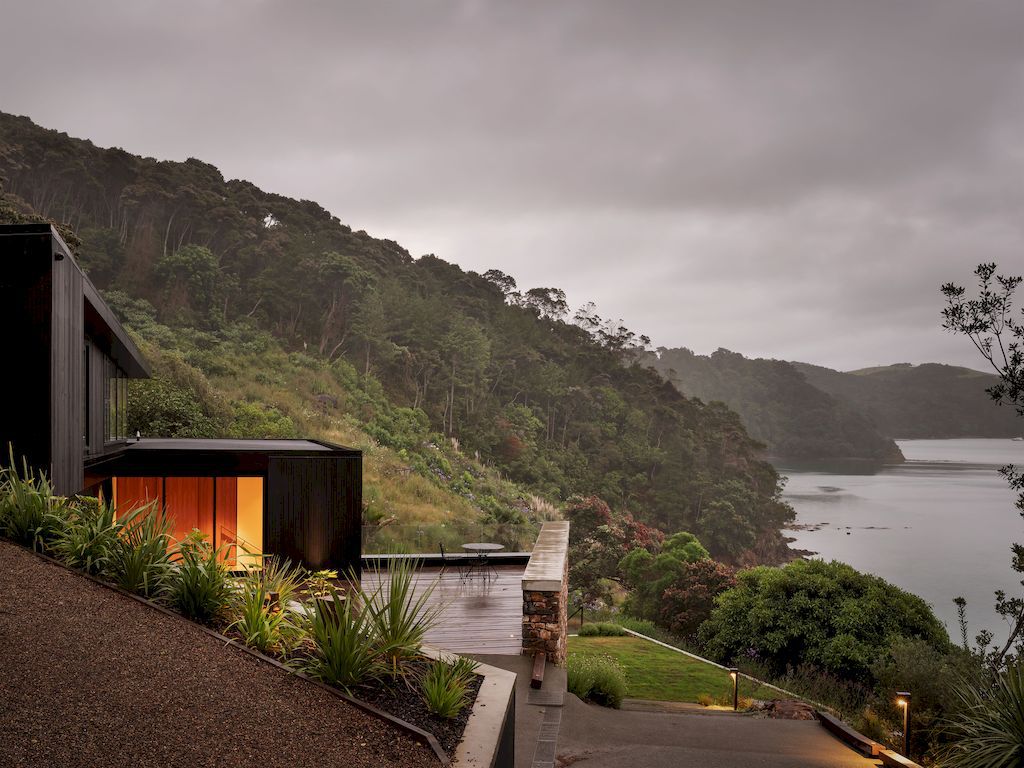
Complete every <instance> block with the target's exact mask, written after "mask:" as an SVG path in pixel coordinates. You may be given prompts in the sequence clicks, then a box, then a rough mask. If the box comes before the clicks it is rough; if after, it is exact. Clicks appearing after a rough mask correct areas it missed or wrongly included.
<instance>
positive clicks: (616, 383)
mask: <svg viewBox="0 0 1024 768" xmlns="http://www.w3.org/2000/svg"><path fill="white" fill-rule="evenodd" d="M0 177H2V184H3V196H4V197H3V201H2V205H3V213H2V219H3V220H8V221H10V220H17V219H19V218H22V217H26V216H32V215H41V216H44V217H47V218H49V219H51V220H53V221H55V222H57V223H58V224H60V225H61V226H63V227H64V231H65V232H67V233H68V234H69V236H71V237H72V238H73V243H72V244H73V247H74V248H76V249H77V257H78V259H79V260H80V262H81V264H82V265H83V267H84V268H85V269H86V270H87V272H88V274H89V275H90V277H91V278H92V280H93V281H94V282H95V283H96V284H97V286H98V287H99V288H101V289H102V290H103V291H104V292H105V293H106V295H107V296H108V299H109V300H110V302H111V304H112V305H113V306H114V307H115V309H116V310H117V311H119V312H120V313H121V314H122V316H123V317H124V319H125V321H126V322H127V324H128V326H129V328H130V329H132V331H133V332H135V333H136V334H137V335H139V336H140V337H141V341H142V342H143V344H144V345H145V348H146V350H147V352H148V353H149V354H150V355H151V356H154V357H156V358H157V361H158V363H159V365H157V373H158V377H157V380H156V381H155V382H152V383H150V384H149V385H147V386H148V387H149V389H148V390H139V389H138V388H136V389H135V390H133V391H134V392H136V393H137V394H138V395H139V396H140V397H143V398H145V396H146V392H147V391H148V392H149V395H150V399H151V400H152V401H153V402H155V403H156V406H155V407H156V410H158V411H159V409H160V408H161V407H163V405H164V404H165V403H167V402H177V403H178V404H179V405H181V407H182V408H185V409H187V408H188V407H190V405H192V404H194V403H199V408H198V411H197V412H196V413H195V414H194V415H195V416H196V417H197V418H198V417H201V419H200V421H201V422H202V423H203V424H206V425H207V426H208V427H209V428H210V429H211V430H218V429H219V430H221V431H223V430H224V429H229V430H230V431H231V432H232V433H234V434H243V433H245V434H248V435H253V436H256V435H260V434H268V433H269V434H275V435H281V434H288V433H290V432H291V431H294V428H295V427H294V425H295V424H302V425H308V424H312V423H313V421H311V420H310V419H308V418H305V416H304V414H307V413H308V412H311V411H315V410H316V409H318V408H335V407H341V408H344V409H346V418H349V419H351V420H353V421H354V422H356V423H357V424H358V426H359V428H360V429H363V430H365V432H366V433H367V434H368V435H370V436H371V437H372V438H373V440H374V441H375V443H377V444H379V445H382V446H384V447H385V448H388V449H389V450H392V451H394V452H396V455H401V456H402V457H403V460H405V458H408V463H409V465H410V466H411V467H412V468H413V469H415V470H416V471H417V472H422V473H425V474H427V475H431V474H433V475H438V474H440V475H443V476H444V478H445V480H446V481H450V482H456V483H457V482H461V481H460V480H459V478H460V477H463V479H464V480H465V483H466V484H467V487H468V485H471V481H472V477H471V475H472V472H463V473H462V475H459V476H458V477H454V479H453V475H458V473H457V472H455V473H453V472H452V470H451V467H446V466H444V465H443V463H442V464H439V463H438V462H437V461H433V462H430V461H421V460H418V459H417V457H421V458H422V456H423V455H425V453H429V452H430V451H431V450H435V449H436V447H437V444H439V443H445V444H447V445H450V446H454V450H455V451H456V452H457V453H459V454H460V455H464V456H472V457H475V458H474V460H476V459H478V460H479V462H480V463H481V465H486V466H488V467H490V468H493V469H494V470H495V471H497V472H498V473H499V475H500V476H501V477H502V478H507V479H510V480H512V481H514V482H516V483H519V484H521V486H523V487H526V488H528V489H530V491H532V492H533V493H536V494H539V495H541V496H543V497H546V498H547V499H550V500H552V501H555V502H561V501H562V500H565V499H567V498H569V497H570V496H572V495H573V494H580V493H584V494H593V495H597V496H600V497H601V498H603V499H605V500H606V501H607V502H608V503H609V504H610V505H612V506H613V507H614V508H616V509H620V510H628V511H629V512H631V513H632V514H633V515H634V516H635V517H636V518H637V519H638V520H640V521H642V522H644V523H646V524H649V525H654V526H657V527H659V528H661V529H663V530H665V531H668V532H672V531H679V530H690V531H693V532H695V533H697V534H698V535H700V536H701V538H702V540H704V539H705V538H707V539H708V540H709V541H714V542H715V546H714V547H713V552H714V554H716V555H719V556H722V557H725V558H727V559H730V560H741V559H743V560H747V561H750V560H761V561H765V560H772V559H777V558H780V557H783V556H784V555H785V548H784V544H783V540H782V538H781V536H780V534H779V528H780V526H781V525H782V524H783V523H784V522H785V521H786V520H788V519H789V518H790V517H791V515H792V510H791V509H790V508H789V507H788V506H787V505H785V504H784V503H782V502H781V501H780V498H779V494H780V481H779V477H778V475H777V474H776V472H775V471H774V469H773V468H772V467H771V466H770V465H769V464H767V463H766V462H764V461H762V460H761V458H760V452H761V448H762V446H761V445H760V444H759V443H758V442H757V441H756V440H755V439H753V438H752V437H750V436H749V435H748V434H747V432H746V430H745V429H744V427H743V425H742V423H741V421H740V418H739V417H738V416H737V414H736V413H734V412H733V411H731V410H729V409H728V408H727V407H726V406H724V405H722V404H720V403H710V404H705V403H703V402H701V401H699V400H696V399H691V398H688V397H686V396H684V395H682V394H681V393H680V392H679V391H678V390H677V389H676V388H675V387H673V386H672V385H671V384H670V383H668V382H666V381H664V379H662V378H661V377H660V376H659V375H658V374H657V373H655V372H654V371H652V370H651V369H649V368H647V367H645V366H643V365H642V364H641V363H640V361H639V360H638V358H637V355H636V350H637V349H639V348H642V347H643V346H644V345H645V344H646V339H644V338H643V337H641V336H639V335H637V334H635V333H634V332H632V331H630V330H629V329H626V328H624V327H622V326H621V324H618V323H611V322H606V321H604V320H603V319H602V318H601V317H600V316H599V315H598V314H597V312H596V310H595V308H594V307H593V306H592V305H588V306H587V307H584V308H582V309H580V310H578V311H577V312H575V313H573V312H571V310H570V308H569V307H568V306H567V304H566V301H565V296H564V293H563V292H562V291H560V290H558V289H557V288H551V287H537V288H531V289H529V290H525V291H521V290H519V288H518V286H517V285H516V283H515V281H514V279H513V278H512V277H510V276H508V275H506V274H504V273H503V272H501V271H498V270H491V271H489V272H487V273H485V274H483V275H480V274H476V273H473V272H467V271H464V270H462V269H461V268H459V267H458V266H456V265H454V264H450V263H447V262H445V261H443V260H442V259H440V258H437V257H436V256H433V255H426V256H422V257H420V258H413V257H412V256H411V255H410V254H409V253H408V252H406V251H405V250H404V249H403V248H402V247H401V246H400V245H398V244H397V243H395V242H392V241H390V240H382V239H377V238H373V237H371V236H369V235H368V234H366V233H365V232H362V231H353V230H352V229H351V228H350V227H348V226H346V225H344V224H342V223H341V222H340V221H339V220H338V219H337V218H335V217H334V216H332V215H331V214H330V213H328V212H327V211H325V210H324V209H323V208H321V207H320V206H319V205H317V204H316V203H313V202H309V201H296V200H292V199H289V198H285V197H281V196H278V195H274V194H270V193H266V192H263V191H262V190H260V189H258V188H256V187H255V186H253V185H252V184H250V183H248V182H245V181H238V180H231V181H226V180H225V179H224V178H223V177H222V176H221V174H220V172H219V171H218V170H217V169H216V168H214V167H213V166H211V165H208V164H206V163H203V162H200V161H198V160H194V159H189V160H186V161H185V162H166V161H156V160H153V159H149V158H141V157H137V156H134V155H131V154H129V153H128V152H125V151H123V150H120V149H103V148H99V147H96V146H95V145H93V144H92V143H90V142H88V141H83V140H78V139H73V138H70V137H68V136H67V135H65V134H62V133H58V132H56V131H50V130H45V129H43V128H40V127H38V126H36V125H35V124H34V123H32V122H31V121H30V120H29V119H27V118H24V117H14V116H10V115H4V114H0ZM303 371H306V372H307V373H305V374H304V373H303ZM209 382H214V384H217V383H218V382H220V385H219V386H221V390H220V391H219V392H214V393H213V394H214V395H216V396H217V397H214V396H209V393H207V394H206V395H204V393H203V390H204V387H206V386H207V384H208V383H209ZM309 382H312V383H313V384H315V386H314V387H312V388H309V387H310V386H311V385H310V383H309ZM275 387H277V388H279V389H281V390H285V389H289V390H290V391H291V395H292V397H291V398H290V399H285V400H280V399H279V400H272V398H273V397H275V395H274V389H275ZM339 387H340V388H341V393H340V395H339V394H338V389H337V388H339ZM154 388H156V389H158V390H160V392H161V393H160V395H159V397H154V395H153V392H154ZM215 388H216V387H215ZM296 393H298V394H296ZM200 395H203V396H202V397H200ZM218 397H219V400H218ZM261 398H262V399H261ZM339 400H340V403H341V405H340V406H338V404H337V401H339ZM217 402H219V403H220V405H218V406H217V407H216V408H215V407H214V405H215V404H216V403H217ZM218 408H219V409H220V410H219V411H218ZM152 411H153V409H152V408H150V409H146V408H138V407H136V408H135V413H136V414H137V418H144V419H145V423H144V425H143V426H145V427H146V428H147V430H149V433H152V431H153V430H154V429H156V427H154V426H153V425H154V424H159V425H161V426H160V427H159V429H161V430H162V431H166V432H172V433H174V432H176V430H181V429H190V428H191V429H194V427H189V426H188V424H187V423H178V424H177V425H175V424H173V423H171V422H173V421H174V420H173V419H170V420H168V419H167V418H166V415H165V414H159V413H153V412H152ZM225 413H226V414H227V415H226V416H225V415H224V414H225ZM161 419H163V420H162V421H161ZM204 419H205V421H203V420H204ZM185 421H188V420H185ZM192 423H194V421H193V422H192ZM144 432H145V430H144ZM179 433H180V432H179ZM370 490H371V491H372V490H373V489H372V488H371V489H370ZM465 496H466V498H467V499H469V500H470V502H472V503H473V504H475V505H476V506H478V507H482V505H481V504H480V503H479V499H478V498H477V497H476V496H475V495H474V492H473V491H472V490H469V491H466V493H465ZM493 506H494V504H493V503H492V507H493ZM484 511H487V510H486V509H484ZM490 513H491V514H494V515H500V514H501V511H500V510H494V509H491V510H490ZM723 530H728V531H730V533H731V535H730V536H719V535H717V534H716V532H720V531H723ZM716 550H717V551H716Z"/></svg>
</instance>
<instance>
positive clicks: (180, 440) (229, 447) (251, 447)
mask: <svg viewBox="0 0 1024 768" xmlns="http://www.w3.org/2000/svg"><path fill="white" fill-rule="evenodd" d="M125 449H126V450H129V451H147V450H150V451H234V452H245V451H255V452H262V453H292V452H294V453H309V452H310V451H317V452H322V453H334V452H337V451H346V450H349V449H347V448H342V447H341V446H333V445H329V444H327V443H320V442H317V441H315V440H239V439H234V438H193V437H177V438H171V437H167V438H164V437H144V438H142V439H141V440H138V441H136V440H134V439H131V440H128V441H127V443H126V444H125Z"/></svg>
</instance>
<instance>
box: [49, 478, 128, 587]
mask: <svg viewBox="0 0 1024 768" xmlns="http://www.w3.org/2000/svg"><path fill="white" fill-rule="evenodd" d="M53 517H54V520H53V523H54V528H55V530H56V533H55V535H54V540H53V542H52V544H51V545H50V550H51V551H52V552H53V554H54V556H55V557H56V558H57V559H58V560H60V561H61V562H63V563H64V564H65V565H68V566H70V567H72V568H80V569H81V570H83V571H85V572H86V573H91V574H93V575H98V574H100V573H102V572H103V571H104V570H105V569H106V567H107V564H108V562H109V560H110V553H111V551H112V550H113V548H114V547H115V546H116V544H117V538H118V536H119V535H120V533H121V527H122V523H121V522H119V521H118V520H117V515H116V513H115V510H114V507H113V506H112V505H111V504H104V503H101V502H100V501H99V499H96V498H93V497H78V498H76V499H74V500H73V501H72V502H71V503H70V504H69V505H68V513H67V515H66V516H61V515H55V516H53Z"/></svg>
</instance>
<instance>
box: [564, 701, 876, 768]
mask: <svg viewBox="0 0 1024 768" xmlns="http://www.w3.org/2000/svg"><path fill="white" fill-rule="evenodd" d="M556 765H562V766H567V765H574V766H579V768H605V767H606V766H607V767H608V768H611V767H612V766H615V767H616V768H619V767H620V766H634V767H635V768H639V766H643V767H644V768H687V767H688V766H694V767H695V768H697V767H698V766H699V768H873V767H874V766H877V765H879V763H877V762H875V761H874V760H870V759H868V758H865V757H861V756H860V755H859V754H858V753H856V752H854V751H853V750H852V749H850V748H849V747H847V746H845V745H844V744H842V743H841V742H839V741H838V740H836V739H835V738H833V737H832V736H830V735H829V733H828V732H827V731H826V730H825V729H824V728H822V727H821V726H820V725H818V723H816V722H808V721H800V720H768V719H764V718H756V717H751V716H749V715H725V716H707V715H699V714H681V713H667V712H639V711H625V710H614V709H604V708H602V707H596V706H593V705H588V704H584V703H583V702H581V701H580V700H579V699H577V698H576V697H575V696H573V695H572V694H568V695H566V697H565V704H564V706H563V707H562V725H561V730H560V733H559V736H558V762H557V763H556Z"/></svg>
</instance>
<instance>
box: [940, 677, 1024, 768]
mask: <svg viewBox="0 0 1024 768" xmlns="http://www.w3.org/2000/svg"><path fill="white" fill-rule="evenodd" d="M956 695H957V698H958V699H959V700H960V701H959V703H960V704H961V705H962V707H963V709H962V711H961V712H960V713H959V714H957V715H956V716H955V717H953V718H951V719H950V720H949V722H948V723H947V727H946V732H947V735H948V736H949V737H950V740H951V743H950V746H948V747H947V748H946V749H945V751H944V753H943V754H942V759H941V760H940V762H939V764H940V765H942V766H943V767H944V768H1016V766H1020V765H1024V662H1016V663H1013V664H1010V665H1009V666H1007V667H1006V669H1004V670H1002V671H1001V672H1000V673H999V674H998V676H997V677H996V679H995V681H994V682H993V683H992V685H991V686H978V685H974V684H968V683H964V684H962V685H961V686H959V687H958V688H957V689H956Z"/></svg>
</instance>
